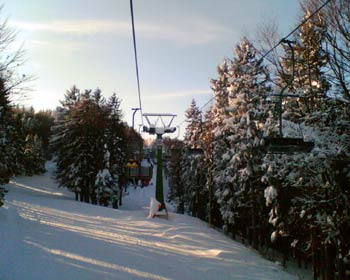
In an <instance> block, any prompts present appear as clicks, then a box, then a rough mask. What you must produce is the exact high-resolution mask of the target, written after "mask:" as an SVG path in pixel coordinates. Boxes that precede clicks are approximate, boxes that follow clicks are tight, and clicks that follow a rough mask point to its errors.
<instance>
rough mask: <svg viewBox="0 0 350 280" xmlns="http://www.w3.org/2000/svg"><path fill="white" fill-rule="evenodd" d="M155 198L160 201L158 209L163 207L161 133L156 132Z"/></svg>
mask: <svg viewBox="0 0 350 280" xmlns="http://www.w3.org/2000/svg"><path fill="white" fill-rule="evenodd" d="M156 199H157V200H158V201H159V202H160V203H161V207H160V209H159V210H163V209H165V203H164V194H163V162H162V134H157V179H156Z"/></svg>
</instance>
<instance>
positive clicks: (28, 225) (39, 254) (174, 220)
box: [0, 164, 297, 280]
mask: <svg viewBox="0 0 350 280" xmlns="http://www.w3.org/2000/svg"><path fill="white" fill-rule="evenodd" d="M48 170H49V172H47V173H46V174H44V175H42V176H34V177H20V178H16V179H14V180H13V181H12V182H11V183H10V184H9V185H8V186H7V189H8V190H9V193H8V194H7V196H6V202H5V205H4V207H2V208H0V279H1V280H22V279H23V280H31V279H33V280H34V279H35V280H40V279H42V280H44V279H45V280H55V279H57V280H62V279H72V280H75V279H83V280H85V279H91V280H95V279H161V280H169V279H174V280H176V279H180V280H187V279H188V280H189V279H201V280H203V279H204V280H205V279H208V280H215V279H241V280H248V279H260V280H264V279H266V280H271V279H285V280H288V279H297V278H296V277H295V276H292V275H290V274H288V273H286V272H284V271H282V269H281V267H280V266H278V265H276V264H275V263H272V262H269V261H267V260H265V259H263V258H261V257H260V256H259V255H258V254H257V253H255V252H254V251H252V250H250V249H248V248H246V247H244V246H243V245H241V244H239V243H236V242H234V241H232V240H230V239H229V238H227V237H225V236H224V235H223V234H221V233H219V232H217V231H215V230H213V229H211V228H209V227H208V226H207V225H206V224H205V223H204V222H202V221H199V220H198V219H195V218H191V217H188V216H186V215H178V214H175V213H170V215H169V220H166V219H160V218H156V219H147V218H146V217H147V215H148V211H147V204H148V201H149V196H151V195H152V194H153V193H154V186H149V187H147V188H144V189H140V188H138V189H136V190H133V189H132V188H130V194H129V195H128V196H126V197H125V199H124V205H123V207H122V208H121V209H120V210H115V209H111V208H105V207H101V206H95V205H90V204H85V203H80V202H76V201H75V200H74V195H73V194H72V193H70V192H68V191H66V190H64V189H59V188H57V185H56V183H55V182H54V181H53V180H52V178H51V177H52V170H53V165H52V164H49V165H48ZM128 209H129V210H128Z"/></svg>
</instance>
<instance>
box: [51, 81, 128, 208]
mask: <svg viewBox="0 0 350 280" xmlns="http://www.w3.org/2000/svg"><path fill="white" fill-rule="evenodd" d="M61 104H62V107H59V108H57V113H56V120H55V125H54V127H53V138H52V141H51V143H52V148H53V151H54V153H55V156H56V162H57V174H56V178H57V180H58V182H59V183H60V185H61V186H64V187H67V188H69V189H71V190H72V191H74V192H75V193H76V199H77V200H78V199H80V201H84V202H91V203H93V204H98V203H99V204H101V205H105V206H108V205H109V204H113V205H114V206H117V205H118V204H117V203H115V201H117V200H118V198H119V192H120V190H119V185H118V179H119V176H121V175H122V174H123V171H124V165H125V162H126V144H125V143H126V141H125V130H126V129H125V125H124V124H123V123H122V121H121V119H122V113H121V110H120V101H119V99H118V98H117V96H116V95H112V97H111V98H110V99H109V100H108V101H106V100H105V99H104V97H103V96H102V94H101V91H100V90H99V89H96V90H95V91H91V90H85V91H84V92H81V91H80V90H79V89H78V88H76V87H75V86H74V87H72V88H71V89H70V90H68V91H67V93H66V95H65V100H63V101H62V102H61Z"/></svg>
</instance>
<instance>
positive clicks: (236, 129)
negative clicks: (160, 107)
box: [216, 38, 270, 247]
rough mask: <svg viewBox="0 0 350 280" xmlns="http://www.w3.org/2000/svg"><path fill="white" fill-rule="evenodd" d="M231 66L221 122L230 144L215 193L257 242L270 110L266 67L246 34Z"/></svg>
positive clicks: (226, 213)
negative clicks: (266, 130)
mask: <svg viewBox="0 0 350 280" xmlns="http://www.w3.org/2000/svg"><path fill="white" fill-rule="evenodd" d="M227 68H228V69H227V70H228V71H227V79H228V85H229V86H228V87H227V88H226V90H227V91H228V106H227V107H226V110H227V113H226V114H227V118H226V119H224V120H223V127H222V133H223V135H225V138H224V139H223V141H224V142H225V143H226V147H227V149H226V151H225V152H224V154H223V155H222V159H223V160H224V161H226V163H227V165H226V167H225V171H224V174H223V176H222V178H221V180H223V183H224V184H222V185H221V187H219V188H218V189H217V190H216V196H217V198H218V202H219V204H220V206H221V210H222V215H223V219H224V220H225V221H226V222H227V223H229V224H231V225H234V227H233V229H234V230H238V231H239V232H240V234H241V235H242V236H243V237H244V238H246V237H249V239H250V240H251V241H252V242H253V246H254V247H257V246H258V244H257V240H258V239H257V236H256V234H257V230H256V228H257V225H258V223H259V222H260V221H262V220H263V219H262V216H263V211H264V209H263V208H264V206H263V203H262V202H263V191H264V184H262V183H261V181H260V178H261V176H262V167H261V165H262V159H263V156H264V155H265V151H264V148H263V129H262V128H263V125H264V124H265V122H266V119H267V117H268V111H269V106H267V103H266V97H267V95H268V93H269V92H270V87H269V86H268V73H267V69H266V68H265V67H264V66H263V65H262V61H261V60H259V59H258V58H257V57H256V50H255V48H254V47H253V45H252V44H251V42H249V40H248V39H246V38H243V39H242V41H241V42H240V43H239V44H238V45H237V46H236V48H235V57H234V60H233V61H231V62H230V63H228V66H227ZM248 229H249V231H248Z"/></svg>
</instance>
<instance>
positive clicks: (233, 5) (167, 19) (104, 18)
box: [2, 0, 298, 136]
mask: <svg viewBox="0 0 350 280" xmlns="http://www.w3.org/2000/svg"><path fill="white" fill-rule="evenodd" d="M3 3H4V5H5V7H4V10H3V12H2V16H3V18H4V17H9V24H10V25H11V26H13V27H15V28H16V29H17V31H18V33H19V35H18V38H17V42H18V44H21V43H23V42H24V48H25V49H26V60H27V62H26V66H25V68H24V69H23V70H22V71H25V72H26V73H27V74H32V75H34V76H35V77H36V80H35V81H34V82H33V92H32V93H31V98H30V99H28V100H27V101H26V103H27V105H33V106H34V108H35V109H36V110H40V109H54V108H56V106H57V105H59V100H62V99H63V95H64V93H65V91H66V90H67V89H69V88H70V87H71V86H72V85H74V84H75V85H76V86H77V87H78V88H80V89H82V90H83V89H95V88H97V87H99V88H100V89H101V90H102V93H103V95H104V96H105V97H108V96H110V95H111V94H112V93H113V92H115V93H117V95H118V96H119V97H120V98H121V99H122V105H121V106H122V110H123V112H124V120H125V121H127V122H128V124H131V118H132V111H131V108H132V107H138V104H139V103H138V95H137V83H136V74H135V61H134V54H133V42H132V33H131V19H130V6H129V0H3ZM133 3H134V17H135V29H136V40H137V51H138V59H139V74H140V85H141V98H142V107H143V112H144V113H174V114H177V115H178V117H177V118H175V120H174V125H177V124H179V123H182V122H183V120H184V111H185V110H186V109H187V108H188V107H189V105H190V102H191V100H192V98H195V99H196V101H197V104H198V105H199V106H202V105H203V104H205V103H206V102H207V101H208V100H209V99H210V98H211V97H212V92H211V90H210V83H209V80H210V79H211V78H215V77H216V67H217V65H218V64H219V63H220V62H221V61H222V60H223V58H224V57H232V56H233V55H232V50H233V48H234V46H235V45H236V44H237V43H238V42H239V40H240V39H241V38H242V37H243V36H247V37H248V38H254V35H255V33H256V29H257V25H258V24H259V23H261V22H263V21H264V20H266V19H267V18H268V19H270V18H274V19H275V21H276V22H277V24H278V25H279V26H280V32H281V35H283V34H284V35H285V34H287V33H288V32H289V31H290V30H291V29H292V28H293V27H295V26H296V19H297V13H298V0H134V1H133ZM140 123H141V118H140V114H139V113H137V114H136V117H135V127H137V126H138V125H139V124H140ZM184 129H185V124H183V125H182V127H181V129H180V132H181V134H183V132H184ZM174 136H176V135H174Z"/></svg>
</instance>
